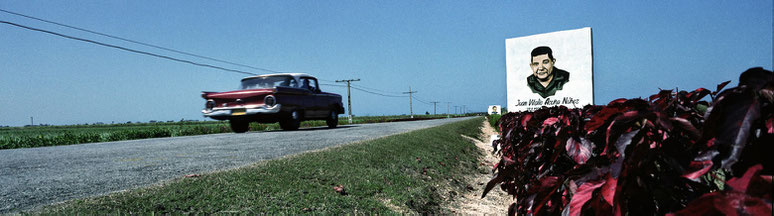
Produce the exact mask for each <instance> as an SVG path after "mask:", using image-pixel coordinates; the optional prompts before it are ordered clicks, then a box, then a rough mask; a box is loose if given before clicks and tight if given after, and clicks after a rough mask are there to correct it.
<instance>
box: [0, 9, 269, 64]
mask: <svg viewBox="0 0 774 216" xmlns="http://www.w3.org/2000/svg"><path fill="white" fill-rule="evenodd" d="M0 11H2V12H5V13H9V14H13V15H17V16H22V17H26V18H30V19H34V20H38V21H41V22H46V23H50V24H54V25H58V26H63V27H67V28H71V29H75V30H79V31H84V32H88V33H92V34H96V35H101V36H105V37H109V38H113V39H116V40H122V41H126V42H129V43H134V44H140V45H143V46H148V47H153V48H156V49H161V50H166V51H169V52H174V53H178V54H183V55H188V56H193V57H197V58H203V59H207V60H212V61H216V62H221V63H226V64H230V65H236V66H242V67H247V68H252V69H256V70H262V71H267V72H272V73H281V72H279V71H275V70H269V69H266V68H259V67H255V66H250V65H245V64H239V63H234V62H230V61H226V60H220V59H216V58H212V57H207V56H202V55H198V54H193V53H189V52H183V51H179V50H175V49H171V48H166V47H162V46H157V45H153V44H149V43H144V42H140V41H136V40H132V39H127V38H123V37H118V36H113V35H109V34H105V33H100V32H96V31H92V30H88V29H84V28H79V27H75V26H71V25H66V24H62V23H58V22H54V21H49V20H45V19H41V18H37V17H33V16H29V15H24V14H20V13H16V12H12V11H7V10H3V9H0Z"/></svg>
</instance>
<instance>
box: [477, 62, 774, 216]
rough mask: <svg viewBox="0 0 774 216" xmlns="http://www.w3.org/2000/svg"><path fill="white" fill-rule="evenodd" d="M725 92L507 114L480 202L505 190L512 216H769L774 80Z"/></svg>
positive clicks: (766, 77) (752, 76)
mask: <svg viewBox="0 0 774 216" xmlns="http://www.w3.org/2000/svg"><path fill="white" fill-rule="evenodd" d="M728 83H729V82H724V83H722V84H720V85H718V86H717V89H716V90H715V91H710V90H708V89H704V88H699V89H696V90H694V91H690V92H687V91H677V92H676V91H672V90H662V91H660V92H659V93H658V94H655V95H653V96H650V97H649V98H647V99H617V100H614V101H611V102H610V103H609V104H608V105H606V106H586V107H584V108H582V109H568V108H566V107H561V106H560V107H543V108H542V109H539V110H536V111H534V112H517V113H508V114H505V115H503V116H502V118H501V119H500V122H499V124H500V128H501V134H500V137H501V139H499V140H496V141H494V143H493V146H494V147H497V146H498V145H499V146H501V149H497V150H496V152H497V154H499V155H500V156H501V160H500V162H499V163H497V164H496V165H495V167H494V168H493V170H494V178H492V180H490V181H489V183H488V184H486V186H485V188H484V192H483V194H482V197H484V196H486V194H487V193H488V192H489V191H490V190H492V189H493V188H494V187H495V186H496V185H498V184H499V185H500V188H501V189H502V190H504V191H506V192H507V193H508V194H510V195H513V196H514V198H516V202H515V203H513V204H512V205H511V206H510V208H509V212H508V213H509V214H510V215H513V214H516V213H518V214H521V215H560V214H561V215H581V214H583V215H627V214H629V215H631V214H635V215H664V214H668V213H674V214H678V215H685V214H687V215H691V214H728V213H729V212H733V213H734V214H753V215H755V214H760V213H763V212H765V213H767V215H771V209H772V199H771V188H772V177H771V175H772V174H774V167H772V166H774V163H772V156H769V155H770V154H771V153H772V152H774V151H773V150H774V105H772V104H773V102H774V74H773V73H772V72H771V71H767V70H764V69H762V68H751V69H749V70H747V71H745V72H744V73H742V75H741V77H740V81H739V86H737V87H734V88H730V89H727V90H725V91H722V92H721V90H722V89H723V88H724V87H725V86H726V85H727V84H728ZM706 96H710V99H711V103H710V102H707V101H704V100H703V99H704V98H706ZM726 176H728V178H729V179H728V180H727V179H726V178H727V177H726ZM729 203H731V204H729ZM695 209H701V210H702V211H696V210H695Z"/></svg>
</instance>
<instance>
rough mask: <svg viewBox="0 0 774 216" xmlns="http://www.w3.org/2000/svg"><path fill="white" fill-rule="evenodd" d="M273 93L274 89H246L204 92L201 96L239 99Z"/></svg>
mask: <svg viewBox="0 0 774 216" xmlns="http://www.w3.org/2000/svg"><path fill="white" fill-rule="evenodd" d="M271 93H274V89H273V88H270V89H248V90H236V91H227V92H204V94H203V95H202V96H204V98H207V99H240V98H248V97H255V96H261V95H267V94H271Z"/></svg>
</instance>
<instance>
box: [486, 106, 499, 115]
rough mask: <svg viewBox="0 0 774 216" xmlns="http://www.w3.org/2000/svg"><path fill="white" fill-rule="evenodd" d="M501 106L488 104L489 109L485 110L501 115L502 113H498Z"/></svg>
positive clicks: (490, 113)
mask: <svg viewBox="0 0 774 216" xmlns="http://www.w3.org/2000/svg"><path fill="white" fill-rule="evenodd" d="M501 108H502V107H500V105H490V106H489V110H487V111H486V112H487V113H489V115H501V114H502V113H500V112H501V111H500V110H502V109H501Z"/></svg>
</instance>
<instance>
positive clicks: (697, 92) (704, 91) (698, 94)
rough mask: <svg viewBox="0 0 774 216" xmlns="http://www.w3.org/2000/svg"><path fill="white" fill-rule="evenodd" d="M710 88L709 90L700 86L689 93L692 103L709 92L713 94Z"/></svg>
mask: <svg viewBox="0 0 774 216" xmlns="http://www.w3.org/2000/svg"><path fill="white" fill-rule="evenodd" d="M711 93H712V92H710V90H707V89H705V88H698V89H696V90H693V92H691V93H688V98H690V100H691V102H692V103H696V102H698V101H699V100H701V99H702V98H704V97H705V96H707V95H708V94H711Z"/></svg>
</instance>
